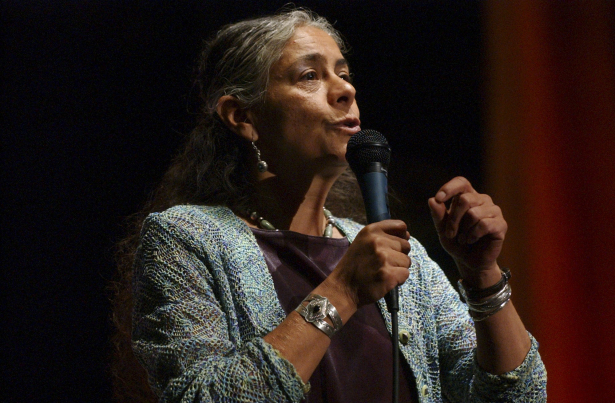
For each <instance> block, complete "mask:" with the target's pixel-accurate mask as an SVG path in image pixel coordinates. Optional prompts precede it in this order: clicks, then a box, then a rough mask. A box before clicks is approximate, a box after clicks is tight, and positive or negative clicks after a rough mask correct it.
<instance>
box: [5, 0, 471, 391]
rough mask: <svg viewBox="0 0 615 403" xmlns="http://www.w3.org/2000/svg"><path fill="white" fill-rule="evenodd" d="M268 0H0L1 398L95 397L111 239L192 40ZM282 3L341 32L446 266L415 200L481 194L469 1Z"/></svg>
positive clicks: (103, 376) (402, 183) (411, 214)
mask: <svg viewBox="0 0 615 403" xmlns="http://www.w3.org/2000/svg"><path fill="white" fill-rule="evenodd" d="M333 3H334V4H333ZM409 3H411V4H409ZM283 4H284V2H279V1H271V2H266V3H265V2H263V3H260V2H240V1H216V2H208V1H183V2H171V1H111V0H108V1H85V0H83V1H72V2H70V1H38V2H35V1H8V2H7V1H5V2H3V3H2V5H1V9H0V15H1V17H0V18H1V21H0V23H1V30H2V38H3V46H2V52H3V57H2V144H1V152H2V187H1V194H2V196H1V205H2V214H1V220H2V221H1V228H2V238H1V240H2V249H1V258H2V294H1V295H2V301H1V304H2V305H1V306H2V307H3V315H2V317H3V320H2V324H1V325H0V327H1V329H2V340H3V343H2V344H3V348H2V351H3V356H4V355H5V354H6V355H7V356H5V357H2V359H1V361H0V362H1V363H2V364H1V365H0V368H2V373H0V379H1V383H2V385H3V386H0V391H1V392H0V400H1V401H3V402H4V401H7V402H14V401H15V402H22V401H24V402H26V401H42V400H45V401H59V402H72V401H88V402H97V401H101V402H102V401H109V400H110V398H111V394H110V381H109V376H108V359H107V357H108V354H109V343H108V338H109V335H110V333H111V326H110V320H109V316H110V312H109V306H110V304H109V302H108V298H109V295H108V292H107V291H106V287H107V286H108V282H109V280H111V279H112V278H113V272H114V263H113V246H114V244H115V243H116V242H117V241H118V240H119V239H120V238H121V237H122V234H123V230H122V223H123V222H124V218H125V217H126V216H128V215H129V214H131V213H134V212H136V211H138V210H139V209H140V207H141V206H142V204H143V203H144V201H145V200H146V198H147V196H148V194H149V192H150V191H151V190H152V189H153V187H154V186H155V184H156V182H157V181H158V179H159V178H160V177H161V175H162V173H163V172H164V170H165V168H166V166H167V165H168V162H169V160H170V157H171V155H172V154H173V152H174V150H175V148H176V147H177V145H178V144H179V142H180V140H181V138H182V135H183V134H185V133H187V132H188V131H189V129H190V126H191V123H192V119H193V116H192V114H191V113H190V106H189V105H191V104H190V102H189V98H190V95H191V91H192V87H191V75H192V66H193V61H194V60H195V58H196V55H197V53H198V51H199V48H200V45H201V40H202V39H203V38H205V37H208V36H209V35H210V34H211V33H212V32H214V31H215V30H216V29H217V28H219V27H220V26H221V25H223V24H225V23H228V22H232V21H237V20H240V19H242V18H246V17H249V16H256V15H262V14H268V13H272V12H274V11H276V10H277V9H278V8H279V7H281V6H282V5H283ZM297 4H298V5H305V6H308V7H310V8H311V9H313V10H314V11H317V12H318V13H320V14H322V15H324V16H326V17H327V18H328V19H329V20H330V21H332V22H335V26H336V28H338V29H339V30H341V32H342V33H343V34H344V35H345V37H346V38H347V39H348V41H349V42H350V45H351V46H352V52H351V54H350V56H349V60H350V63H351V66H352V68H353V71H354V73H355V86H356V87H357V90H358V96H357V98H358V102H359V106H360V109H361V112H362V113H361V120H362V127H363V128H373V129H376V130H379V131H381V132H382V133H384V134H385V135H386V136H387V137H388V139H389V142H390V143H391V146H392V148H393V161H392V164H391V168H390V171H391V179H390V182H391V185H392V186H393V187H394V188H395V190H396V191H397V193H398V195H399V196H400V199H401V200H402V202H403V204H405V205H406V208H405V209H404V210H401V211H398V212H397V216H398V217H401V218H403V219H405V220H406V221H408V222H409V224H410V226H411V233H412V234H413V235H414V236H416V237H417V238H419V240H421V241H422V242H423V243H424V244H425V245H426V246H427V248H428V249H429V250H430V252H431V253H432V255H433V256H434V257H435V259H436V260H437V261H439V262H441V263H442V265H443V266H444V267H445V268H446V269H447V271H449V272H451V262H450V260H448V259H447V257H446V256H443V253H442V252H441V251H440V249H439V245H438V242H437V239H436V237H435V234H434V231H433V229H432V228H431V219H430V217H429V213H428V209H427V198H428V197H430V196H432V195H434V194H435V192H436V190H437V189H438V188H439V187H440V186H441V185H442V184H443V183H444V182H446V181H447V180H448V179H450V178H452V177H453V176H456V175H464V176H466V177H468V178H469V179H470V180H471V181H473V183H474V184H475V185H476V186H475V187H477V188H478V189H479V190H481V186H482V181H483V178H482V175H481V164H482V161H481V116H480V111H481V107H482V105H481V103H482V97H481V85H482V77H481V25H480V23H481V21H480V11H481V10H480V7H479V4H478V3H476V2H463V3H462V4H457V3H453V2H433V1H413V2H402V1H376V0H371V1H361V2H359V1H337V2H329V1H309V2H297Z"/></svg>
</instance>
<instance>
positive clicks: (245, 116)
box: [216, 95, 258, 141]
mask: <svg viewBox="0 0 615 403" xmlns="http://www.w3.org/2000/svg"><path fill="white" fill-rule="evenodd" d="M216 112H217V113H218V116H220V119H222V121H223V122H224V124H225V125H226V126H227V127H228V128H229V129H231V130H232V131H233V132H235V133H237V134H239V135H240V136H241V137H243V138H245V139H246V140H248V141H256V140H258V133H257V132H256V128H255V127H254V124H253V122H252V114H251V113H250V112H249V111H248V110H247V109H245V108H243V107H242V104H241V102H240V101H239V100H238V99H237V98H235V97H234V96H232V95H223V96H221V97H220V99H219V100H218V104H217V106H216Z"/></svg>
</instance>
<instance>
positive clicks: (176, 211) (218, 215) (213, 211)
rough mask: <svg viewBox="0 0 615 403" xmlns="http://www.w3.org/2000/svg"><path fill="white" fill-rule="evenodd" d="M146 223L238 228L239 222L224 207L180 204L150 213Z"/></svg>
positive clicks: (229, 210)
mask: <svg viewBox="0 0 615 403" xmlns="http://www.w3.org/2000/svg"><path fill="white" fill-rule="evenodd" d="M147 221H159V222H165V223H168V224H171V225H175V226H179V227H183V228H184V227H191V226H211V225H215V226H234V227H236V226H238V225H239V224H241V221H240V220H239V219H238V218H237V216H236V215H235V214H234V213H233V212H232V211H231V209H229V208H228V207H225V206H204V205H195V204H182V205H177V206H173V207H170V208H168V209H166V210H163V211H160V212H156V213H150V214H149V215H148V216H147V218H146V222H147Z"/></svg>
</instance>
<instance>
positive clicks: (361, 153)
mask: <svg viewBox="0 0 615 403" xmlns="http://www.w3.org/2000/svg"><path fill="white" fill-rule="evenodd" d="M346 161H348V163H349V164H350V168H351V169H352V170H353V171H355V172H356V171H357V169H356V168H359V167H361V166H365V165H367V164H370V163H372V162H379V163H380V164H382V166H383V167H384V168H385V169H386V168H387V167H388V166H389V162H390V161H391V147H389V143H388V142H387V139H386V138H385V137H384V136H383V135H382V133H380V132H377V131H376V130H369V129H368V130H361V131H360V132H358V133H357V134H355V135H354V136H352V137H351V138H350V140H349V141H348V147H347V149H346Z"/></svg>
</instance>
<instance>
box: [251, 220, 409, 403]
mask: <svg viewBox="0 0 615 403" xmlns="http://www.w3.org/2000/svg"><path fill="white" fill-rule="evenodd" d="M252 232H253V233H254V235H255V237H256V241H257V242H258V246H259V247H260V249H261V251H262V252H263V255H264V257H265V261H266V262H267V267H268V268H269V272H270V273H271V275H272V277H273V283H274V285H275V290H276V292H277V294H278V299H279V300H280V303H281V305H282V308H283V309H284V311H285V312H286V314H287V315H288V314H289V313H290V312H292V311H293V310H294V309H295V308H296V307H297V306H298V305H299V303H300V302H301V301H303V299H304V298H305V297H306V296H307V295H308V294H309V293H310V292H311V291H312V290H313V289H314V288H316V286H318V285H319V284H320V283H321V282H322V281H323V280H324V279H325V278H326V277H327V276H328V275H329V274H330V273H331V272H332V271H333V269H334V268H335V267H336V266H337V264H338V262H339V261H340V259H341V258H342V256H344V254H345V253H346V251H347V250H348V246H349V242H348V240H347V239H346V238H340V239H337V238H324V237H317V236H309V235H303V234H299V233H297V232H293V231H269V230H261V229H254V228H252ZM400 361H401V366H400V371H399V373H400V379H399V401H400V402H418V397H417V393H416V387H415V382H414V376H413V374H412V371H411V370H410V368H409V367H408V364H407V363H406V362H405V360H403V359H402V360H400ZM392 362H393V359H392V357H391V338H390V335H389V332H388V331H387V329H386V327H385V324H384V320H383V318H382V315H381V313H380V310H379V309H378V307H377V306H376V304H370V305H366V306H363V307H361V308H360V309H359V310H358V311H357V312H356V313H355V314H354V315H353V316H352V317H351V318H350V319H349V320H348V322H347V323H346V324H345V325H344V327H343V328H342V329H341V330H340V331H339V332H338V333H337V334H336V335H335V336H333V338H332V339H331V345H330V346H329V348H328V350H327V352H326V353H325V356H324V357H323V359H322V361H321V362H320V364H319V365H318V367H317V368H316V370H315V371H314V373H313V374H312V377H311V378H310V384H311V391H310V393H309V394H308V396H307V398H306V399H305V401H306V402H330V403H337V402H339V403H342V402H364V403H369V402H383V401H390V399H391V395H392V389H391V387H392V368H391V367H392Z"/></svg>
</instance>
